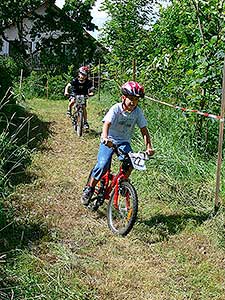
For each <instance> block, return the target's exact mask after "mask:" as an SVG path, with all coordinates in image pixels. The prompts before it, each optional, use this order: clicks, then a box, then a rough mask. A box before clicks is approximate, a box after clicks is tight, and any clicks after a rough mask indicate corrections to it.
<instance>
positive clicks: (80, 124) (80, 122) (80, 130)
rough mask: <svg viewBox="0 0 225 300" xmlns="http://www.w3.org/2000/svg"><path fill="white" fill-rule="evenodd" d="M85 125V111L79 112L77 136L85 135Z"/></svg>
mask: <svg viewBox="0 0 225 300" xmlns="http://www.w3.org/2000/svg"><path fill="white" fill-rule="evenodd" d="M83 125H84V117H83V111H79V112H78V114H77V128H76V130H77V135H78V136H79V137H81V136H82V133H83Z"/></svg>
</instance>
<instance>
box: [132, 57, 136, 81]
mask: <svg viewBox="0 0 225 300" xmlns="http://www.w3.org/2000/svg"><path fill="white" fill-rule="evenodd" d="M132 65H133V81H136V59H133V61H132Z"/></svg>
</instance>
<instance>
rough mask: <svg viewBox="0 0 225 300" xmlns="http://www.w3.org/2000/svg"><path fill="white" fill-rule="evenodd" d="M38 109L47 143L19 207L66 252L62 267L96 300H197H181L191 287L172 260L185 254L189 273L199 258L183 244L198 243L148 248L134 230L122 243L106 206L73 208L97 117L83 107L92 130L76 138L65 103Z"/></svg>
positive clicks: (90, 160) (90, 159) (180, 239)
mask: <svg viewBox="0 0 225 300" xmlns="http://www.w3.org/2000/svg"><path fill="white" fill-rule="evenodd" d="M42 101H43V103H42V107H43V109H42V110H41V109H40V108H38V104H37V103H32V102H31V103H30V104H31V106H33V110H34V111H35V110H38V115H39V117H40V118H41V119H42V120H45V121H46V122H49V126H50V127H49V129H50V135H49V137H48V139H47V140H46V142H45V143H44V145H43V147H42V148H43V149H42V151H38V152H37V153H36V154H35V155H34V161H33V165H32V168H31V171H32V172H33V173H35V175H36V180H35V182H34V183H32V184H30V185H27V186H25V187H23V190H22V191H21V203H23V205H24V207H26V209H29V213H30V214H33V216H34V217H37V216H41V217H42V218H43V219H44V220H45V222H46V223H47V225H48V228H49V229H50V230H52V231H54V232H56V243H59V244H62V245H63V246H64V247H65V249H67V259H68V256H69V259H70V260H72V261H73V268H74V272H76V273H77V274H78V277H79V278H80V280H81V282H82V284H84V285H86V286H87V287H88V288H90V289H92V290H93V291H94V294H95V295H96V298H97V299H101V300H124V299H128V300H131V299H132V300H161V299H163V300H164V299H168V300H171V299H198V298H195V297H194V298H185V294H184V295H183V297H182V292H181V290H182V289H183V288H184V289H185V286H187V285H188V284H189V288H191V279H190V278H188V276H189V275H187V272H186V270H185V267H184V268H180V269H177V268H179V267H176V255H179V253H183V252H185V253H186V256H187V257H189V259H190V262H189V266H190V267H194V264H195V262H196V260H201V259H202V255H203V254H202V253H200V252H199V248H198V246H197V245H196V249H195V250H193V248H192V247H193V246H191V247H189V248H192V250H191V252H190V253H189V252H188V251H189V250H188V243H189V244H190V245H193V243H195V242H199V243H200V244H202V243H205V241H204V239H203V237H202V240H201V237H199V236H197V237H196V238H197V240H195V241H194V237H193V239H192V238H190V239H189V240H186V236H185V234H182V233H181V234H180V235H178V236H174V237H171V239H170V240H169V241H161V242H158V243H151V242H150V241H149V240H148V239H144V238H140V235H137V234H135V230H134V231H132V232H131V233H130V234H129V235H128V236H127V237H126V238H121V237H117V236H115V235H113V234H112V233H111V232H110V231H109V229H108V227H107V221H106V210H105V206H103V207H102V208H101V210H100V211H99V212H96V213H93V212H91V211H89V210H87V209H86V208H85V207H83V206H82V204H81V203H80V197H81V193H82V188H83V186H84V184H85V182H86V180H87V176H88V174H89V171H90V169H91V167H92V166H93V164H94V163H95V160H96V154H97V150H98V144H99V134H100V130H101V122H100V121H101V117H102V116H101V112H100V113H99V114H98V113H96V109H95V107H92V106H91V105H90V107H89V111H90V114H89V115H90V117H89V122H90V125H91V130H90V132H89V133H86V134H84V136H83V137H81V138H78V137H77V136H76V135H75V134H74V132H73V130H72V127H71V124H70V121H69V120H68V119H67V118H66V116H65V110H66V103H65V102H64V103H63V102H60V101H59V102H58V103H57V104H56V105H54V107H53V109H50V107H49V102H48V101H47V100H46V103H45V101H44V100H42ZM46 110H47V111H46ZM197 244H198V243H197ZM175 248H177V249H178V252H177V254H176V253H174V249H175ZM193 251H194V252H193ZM193 256H196V258H195V259H193V258H192V257H193ZM42 259H43V257H42ZM46 259H48V258H47V256H46ZM192 259H193V261H192ZM217 260H219V258H218V257H217V258H216V260H215V263H217ZM171 270H172V271H171ZM185 276H187V278H185ZM173 287H174V289H173ZM177 291H179V293H178V294H177ZM199 299H200V298H199ZM208 299H209V298H208ZM218 299H220V298H218ZM221 300H222V298H221Z"/></svg>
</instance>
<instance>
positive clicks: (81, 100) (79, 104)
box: [74, 95, 85, 114]
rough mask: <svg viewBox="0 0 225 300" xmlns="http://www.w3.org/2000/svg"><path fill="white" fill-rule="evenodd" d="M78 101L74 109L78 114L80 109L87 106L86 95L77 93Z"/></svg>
mask: <svg viewBox="0 0 225 300" xmlns="http://www.w3.org/2000/svg"><path fill="white" fill-rule="evenodd" d="M75 98H76V102H75V104H74V111H75V114H77V113H78V112H79V111H81V110H83V109H84V107H85V97H84V96H83V95H76V97H75Z"/></svg>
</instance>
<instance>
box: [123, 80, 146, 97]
mask: <svg viewBox="0 0 225 300" xmlns="http://www.w3.org/2000/svg"><path fill="white" fill-rule="evenodd" d="M121 92H122V94H123V95H124V96H136V97H140V98H144V95H145V92H144V88H143V86H142V85H140V84H139V83H138V82H135V81H128V82H126V83H124V84H123V85H122V87H121Z"/></svg>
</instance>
